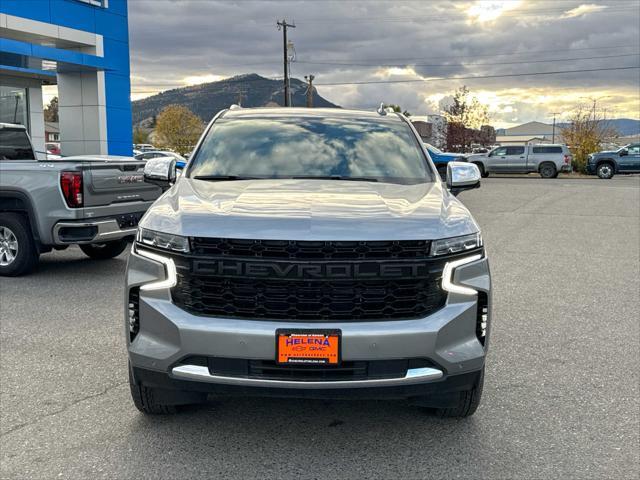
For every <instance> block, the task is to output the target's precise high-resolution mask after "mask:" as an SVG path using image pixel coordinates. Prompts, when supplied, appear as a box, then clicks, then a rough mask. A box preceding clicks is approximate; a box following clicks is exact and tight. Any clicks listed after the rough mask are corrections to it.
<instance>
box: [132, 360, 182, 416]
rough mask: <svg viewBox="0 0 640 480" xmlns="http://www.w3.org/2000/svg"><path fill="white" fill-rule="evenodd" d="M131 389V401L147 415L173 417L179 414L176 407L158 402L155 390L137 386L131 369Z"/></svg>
mask: <svg viewBox="0 0 640 480" xmlns="http://www.w3.org/2000/svg"><path fill="white" fill-rule="evenodd" d="M129 387H130V388H131V399H132V400H133V404H134V405H135V406H136V408H137V409H138V410H140V411H141V412H142V413H145V414H147V415H171V414H174V413H176V412H177V408H176V406H175V405H166V404H163V403H160V402H158V401H157V399H156V398H155V395H154V389H153V388H149V387H145V386H143V385H136V384H135V383H134V381H133V375H131V367H129Z"/></svg>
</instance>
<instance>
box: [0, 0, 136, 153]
mask: <svg viewBox="0 0 640 480" xmlns="http://www.w3.org/2000/svg"><path fill="white" fill-rule="evenodd" d="M53 84H57V85H58V97H59V117H60V144H61V149H62V154H63V155H78V154H112V155H131V148H132V145H131V143H132V138H131V102H130V96H129V91H130V80H129V31H128V23H127V2H126V0H0V122H5V123H21V124H24V125H26V126H27V128H28V129H29V132H30V134H31V137H32V139H33V143H34V146H35V148H36V150H41V151H44V143H45V126H44V113H43V101H42V85H53Z"/></svg>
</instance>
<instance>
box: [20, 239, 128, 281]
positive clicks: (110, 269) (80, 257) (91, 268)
mask: <svg viewBox="0 0 640 480" xmlns="http://www.w3.org/2000/svg"><path fill="white" fill-rule="evenodd" d="M127 258H128V253H123V254H121V255H119V256H118V257H116V258H112V259H109V260H94V259H91V258H89V257H87V256H86V255H84V254H83V253H82V252H81V251H80V249H78V248H74V247H71V248H69V249H67V250H63V251H53V252H50V253H45V254H42V255H41V256H40V262H39V263H38V265H37V266H36V268H35V270H34V271H33V272H32V273H30V274H29V276H28V277H25V278H34V279H36V278H39V277H42V278H47V277H54V276H55V278H56V279H59V278H60V276H62V278H65V277H67V276H72V277H79V276H87V277H92V276H95V275H96V272H99V274H100V275H103V276H104V275H106V276H108V275H122V274H124V270H125V267H126V265H127Z"/></svg>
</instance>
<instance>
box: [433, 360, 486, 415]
mask: <svg viewBox="0 0 640 480" xmlns="http://www.w3.org/2000/svg"><path fill="white" fill-rule="evenodd" d="M483 385H484V368H483V369H482V372H481V373H480V378H479V379H478V383H477V384H476V385H475V386H474V387H473V388H471V389H470V390H463V391H462V392H460V393H459V395H460V397H459V399H458V404H457V405H454V406H453V407H448V408H437V409H436V412H435V413H436V415H437V416H439V417H442V418H463V417H470V416H471V415H473V414H474V413H475V412H476V410H477V409H478V406H479V405H480V399H481V398H482V387H483Z"/></svg>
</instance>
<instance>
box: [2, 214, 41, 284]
mask: <svg viewBox="0 0 640 480" xmlns="http://www.w3.org/2000/svg"><path fill="white" fill-rule="evenodd" d="M39 256H40V253H39V252H38V249H37V247H36V242H35V240H34V239H33V235H32V234H31V228H30V227H29V221H28V220H27V218H26V217H25V216H24V215H20V214H19V213H0V276H3V277H17V276H19V275H24V274H26V273H29V272H30V271H32V270H33V269H34V268H35V266H36V265H37V264H38V258H39Z"/></svg>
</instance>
